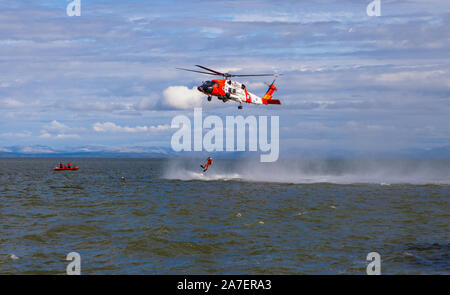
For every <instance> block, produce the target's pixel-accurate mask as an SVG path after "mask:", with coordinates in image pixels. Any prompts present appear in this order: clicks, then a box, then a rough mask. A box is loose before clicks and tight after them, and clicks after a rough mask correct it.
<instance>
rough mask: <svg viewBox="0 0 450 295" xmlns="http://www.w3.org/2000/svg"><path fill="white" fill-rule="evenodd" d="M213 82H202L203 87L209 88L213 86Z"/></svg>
mask: <svg viewBox="0 0 450 295" xmlns="http://www.w3.org/2000/svg"><path fill="white" fill-rule="evenodd" d="M214 84H215V83H214V82H213V81H206V82H203V86H206V87H211V86H214Z"/></svg>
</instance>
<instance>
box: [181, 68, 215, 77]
mask: <svg viewBox="0 0 450 295" xmlns="http://www.w3.org/2000/svg"><path fill="white" fill-rule="evenodd" d="M176 69H177V70H183V71H189V72H195V73H201V74H206V75H213V76H217V75H216V74H213V73H207V72H200V71H195V70H189V69H183V68H176Z"/></svg>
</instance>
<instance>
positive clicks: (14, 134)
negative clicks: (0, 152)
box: [0, 131, 32, 137]
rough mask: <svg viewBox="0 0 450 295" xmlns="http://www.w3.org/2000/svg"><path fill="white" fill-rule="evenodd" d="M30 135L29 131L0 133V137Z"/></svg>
mask: <svg viewBox="0 0 450 295" xmlns="http://www.w3.org/2000/svg"><path fill="white" fill-rule="evenodd" d="M31 135H32V133H31V132H29V131H25V132H6V133H2V134H0V137H30V136H31Z"/></svg>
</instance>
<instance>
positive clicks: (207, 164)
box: [200, 157, 213, 172]
mask: <svg viewBox="0 0 450 295" xmlns="http://www.w3.org/2000/svg"><path fill="white" fill-rule="evenodd" d="M206 161H207V162H206V164H205V166H203V165H200V167H202V168H203V172H206V171H208V168H209V166H211V164H212V163H213V160H212V159H211V157H208V159H206Z"/></svg>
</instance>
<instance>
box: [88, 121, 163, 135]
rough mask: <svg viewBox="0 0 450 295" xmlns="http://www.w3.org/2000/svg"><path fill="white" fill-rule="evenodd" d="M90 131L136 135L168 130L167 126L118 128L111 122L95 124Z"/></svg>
mask: <svg viewBox="0 0 450 295" xmlns="http://www.w3.org/2000/svg"><path fill="white" fill-rule="evenodd" d="M92 129H93V130H94V131H96V132H111V133H118V132H126V133H137V132H157V131H165V130H168V129H170V126H169V125H156V126H136V127H128V126H120V125H116V124H115V123H113V122H104V123H100V122H97V123H95V124H94V125H92Z"/></svg>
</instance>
